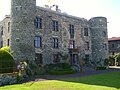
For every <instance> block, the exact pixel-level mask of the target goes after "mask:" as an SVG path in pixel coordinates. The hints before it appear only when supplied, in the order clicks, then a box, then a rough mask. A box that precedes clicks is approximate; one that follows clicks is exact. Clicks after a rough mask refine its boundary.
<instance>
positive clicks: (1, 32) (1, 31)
mask: <svg viewBox="0 0 120 90" xmlns="http://www.w3.org/2000/svg"><path fill="white" fill-rule="evenodd" d="M1 35H3V27H1Z"/></svg>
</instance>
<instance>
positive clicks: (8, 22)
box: [8, 22, 10, 32]
mask: <svg viewBox="0 0 120 90" xmlns="http://www.w3.org/2000/svg"><path fill="white" fill-rule="evenodd" d="M9 31H10V22H8V32H9Z"/></svg>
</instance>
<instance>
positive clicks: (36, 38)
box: [34, 36, 42, 48]
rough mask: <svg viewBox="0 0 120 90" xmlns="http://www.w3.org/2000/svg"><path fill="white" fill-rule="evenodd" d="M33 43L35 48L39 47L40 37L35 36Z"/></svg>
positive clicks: (40, 44)
mask: <svg viewBox="0 0 120 90" xmlns="http://www.w3.org/2000/svg"><path fill="white" fill-rule="evenodd" d="M34 44H35V47H36V48H41V47H42V38H41V37H40V36H36V37H35V42H34Z"/></svg>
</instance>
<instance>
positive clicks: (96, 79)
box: [60, 72, 120, 89]
mask: <svg viewBox="0 0 120 90" xmlns="http://www.w3.org/2000/svg"><path fill="white" fill-rule="evenodd" d="M60 81H65V82H72V83H82V84H88V85H97V86H106V87H113V88H117V89H119V88H120V72H112V73H106V74H99V75H92V76H85V77H80V78H69V79H61V80H60Z"/></svg>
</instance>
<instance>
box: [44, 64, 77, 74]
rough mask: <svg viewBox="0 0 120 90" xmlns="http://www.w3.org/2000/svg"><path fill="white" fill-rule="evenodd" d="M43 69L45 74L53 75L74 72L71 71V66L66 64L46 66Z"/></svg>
mask: <svg viewBox="0 0 120 90" xmlns="http://www.w3.org/2000/svg"><path fill="white" fill-rule="evenodd" d="M44 68H45V70H46V72H47V73H49V74H55V75H64V74H72V73H75V71H74V70H72V69H71V65H69V64H68V63H58V64H48V65H45V66H44Z"/></svg>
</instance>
